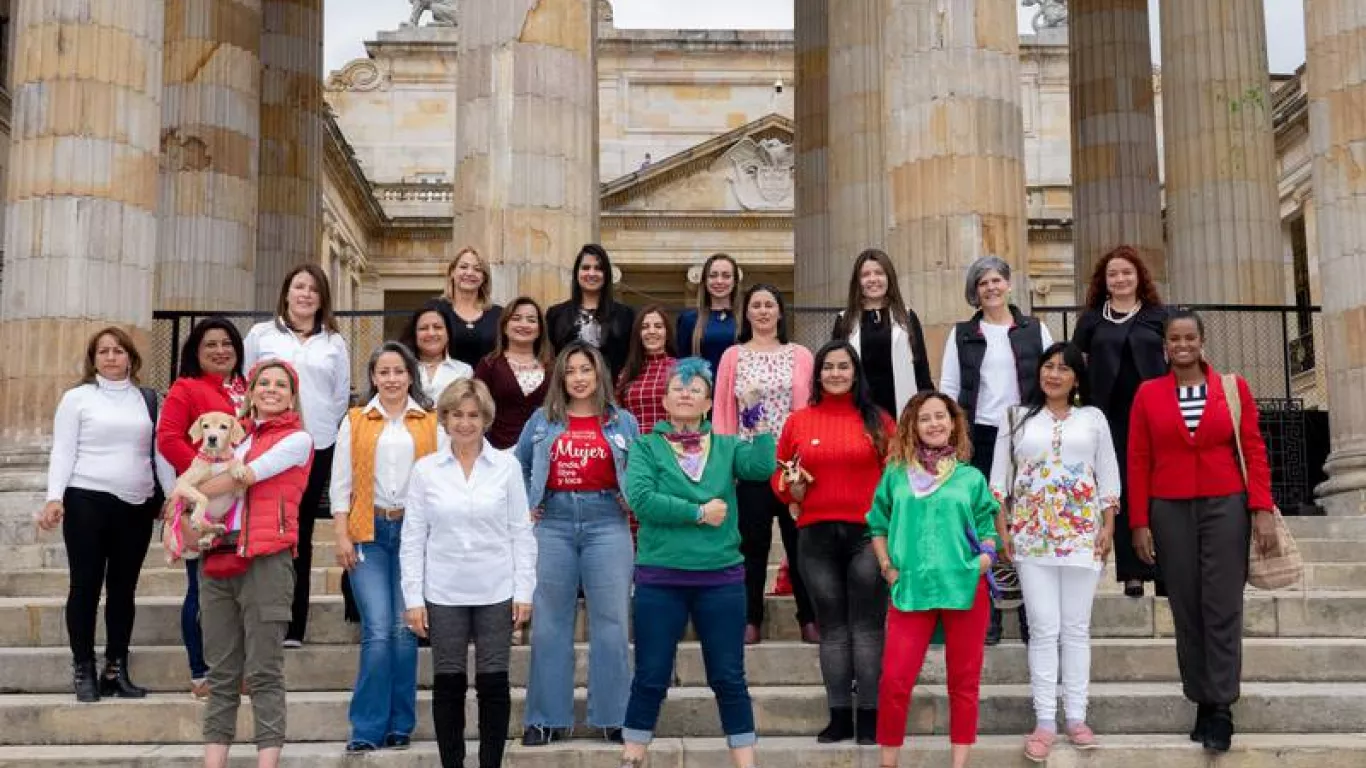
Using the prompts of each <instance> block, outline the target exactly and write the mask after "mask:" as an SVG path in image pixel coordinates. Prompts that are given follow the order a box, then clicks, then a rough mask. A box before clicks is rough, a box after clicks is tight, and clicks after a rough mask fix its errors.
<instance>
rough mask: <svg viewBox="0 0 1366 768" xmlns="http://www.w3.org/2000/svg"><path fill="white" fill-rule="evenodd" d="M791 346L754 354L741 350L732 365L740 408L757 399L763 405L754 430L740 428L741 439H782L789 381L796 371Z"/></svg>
mask: <svg viewBox="0 0 1366 768" xmlns="http://www.w3.org/2000/svg"><path fill="white" fill-rule="evenodd" d="M794 346H795V345H793V344H784V345H783V346H781V347H779V348H778V349H775V350H772V351H766V352H756V351H754V350H752V349H750V348H748V347H740V356H739V358H738V359H737V360H736V363H735V392H734V395H735V399H736V401H737V402H738V403H739V404H740V408H741V409H744V408H745V407H747V406H749V405H752V404H753V403H754V401H755V400H756V399H758V400H762V401H763V403H764V410H763V414H762V415H761V416H760V417H759V423H758V424H757V425H756V426H755V428H754V429H748V428H746V427H745V426H744V425H743V424H742V425H741V426H740V432H739V434H740V436H741V437H753V436H754V435H759V434H764V435H775V436H776V435H781V434H782V433H783V424H785V423H787V417H788V416H791V415H792V410H793V409H792V406H793V403H792V381H793V376H794V374H795V370H796V361H795V360H794V359H793V358H794V356H795V354H796V350H795V349H794Z"/></svg>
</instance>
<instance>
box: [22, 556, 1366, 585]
mask: <svg viewBox="0 0 1366 768" xmlns="http://www.w3.org/2000/svg"><path fill="white" fill-rule="evenodd" d="M331 552H332V550H331V548H330V545H329V548H328V549H327V550H326V551H325V552H323V554H327V555H329V556H330V555H331ZM314 562H315V563H325V562H331V561H330V560H315V561H314ZM777 575H778V566H777V565H776V564H769V566H768V587H769V589H770V590H771V589H772V588H773V586H774V584H776V580H777ZM312 578H313V594H316V595H340V594H341V580H342V569H341V568H339V567H337V566H335V565H332V566H324V565H315V566H314V567H313V569H312ZM69 584H70V578H69V575H68V573H67V570H66V569H65V568H36V569H28V568H25V569H14V570H11V569H7V570H3V571H0V597H57V596H61V595H65V594H66V592H67V587H68V585H69ZM1304 584H1305V586H1307V587H1308V588H1309V589H1317V590H1358V589H1361V588H1362V587H1366V562H1362V563H1305V566H1304ZM1097 591H1098V592H1099V593H1100V594H1101V595H1119V594H1121V593H1122V592H1123V585H1122V584H1120V583H1119V582H1118V581H1116V580H1115V578H1114V565H1113V564H1111V565H1110V566H1109V567H1108V568H1107V569H1106V571H1105V573H1104V574H1103V575H1102V576H1101V578H1100V582H1099V584H1098V587H1097ZM1148 592H1152V587H1151V586H1149V587H1148ZM184 594H185V571H184V569H183V568H182V567H181V566H179V565H176V566H171V567H167V566H166V565H165V564H164V563H160V562H158V563H156V564H155V565H152V566H144V567H143V569H142V572H141V574H140V575H139V576H138V595H140V596H143V597H178V596H181V595H184Z"/></svg>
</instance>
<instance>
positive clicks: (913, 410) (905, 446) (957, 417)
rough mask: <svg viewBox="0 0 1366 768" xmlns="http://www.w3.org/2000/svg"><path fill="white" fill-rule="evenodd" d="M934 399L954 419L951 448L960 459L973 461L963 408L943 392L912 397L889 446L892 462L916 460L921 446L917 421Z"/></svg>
mask: <svg viewBox="0 0 1366 768" xmlns="http://www.w3.org/2000/svg"><path fill="white" fill-rule="evenodd" d="M931 400H939V401H940V402H942V403H943V404H944V407H945V408H947V409H948V410H949V418H951V419H953V431H952V432H950V433H949V445H952V446H953V449H954V452H955V453H956V454H958V460H959V461H972V437H971V436H970V435H969V434H968V420H967V417H965V416H964V415H963V409H962V408H960V407H958V403H955V402H954V401H953V398H951V397H949V396H948V395H946V394H944V393H943V392H921V393H919V394H917V395H916V396H915V397H912V398H911V401H910V402H909V403H907V404H906V409H905V410H904V411H902V412H901V420H900V421H899V422H897V425H896V437H894V438H893V439H892V441H891V442H890V444H888V446H887V461H888V462H889V463H892V462H895V463H900V464H908V463H910V461H911V459H913V458H915V452H916V449H918V448H919V447H920V435H919V434H918V433H917V432H916V430H915V427H916V422H917V421H918V420H919V419H920V409H921V408H924V407H925V404H926V403H928V402H929V401H931Z"/></svg>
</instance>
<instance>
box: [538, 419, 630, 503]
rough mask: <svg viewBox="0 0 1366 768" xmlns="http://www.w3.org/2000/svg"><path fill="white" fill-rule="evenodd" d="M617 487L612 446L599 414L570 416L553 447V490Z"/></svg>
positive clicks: (551, 474)
mask: <svg viewBox="0 0 1366 768" xmlns="http://www.w3.org/2000/svg"><path fill="white" fill-rule="evenodd" d="M616 487H617V465H616V463H615V462H613V460H612V447H611V446H610V445H608V444H607V436H606V435H604V434H603V433H602V420H601V419H600V418H598V417H597V416H570V417H569V426H568V428H566V429H565V431H564V433H563V434H561V435H560V436H559V437H557V438H555V444H554V445H552V446H550V479H549V481H548V482H547V483H546V489H547V490H551V491H610V490H615V489H616Z"/></svg>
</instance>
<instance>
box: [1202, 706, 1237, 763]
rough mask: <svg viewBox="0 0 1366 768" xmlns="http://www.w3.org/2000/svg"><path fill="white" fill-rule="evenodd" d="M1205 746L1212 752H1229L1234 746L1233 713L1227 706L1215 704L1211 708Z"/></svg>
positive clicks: (1206, 728)
mask: <svg viewBox="0 0 1366 768" xmlns="http://www.w3.org/2000/svg"><path fill="white" fill-rule="evenodd" d="M1204 744H1205V749H1208V750H1209V751H1211V752H1227V751H1228V750H1229V747H1231V746H1233V711H1232V710H1230V709H1229V707H1228V705H1227V704H1215V705H1213V706H1212V707H1211V708H1210V714H1209V725H1207V726H1206V727H1205V739H1204Z"/></svg>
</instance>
